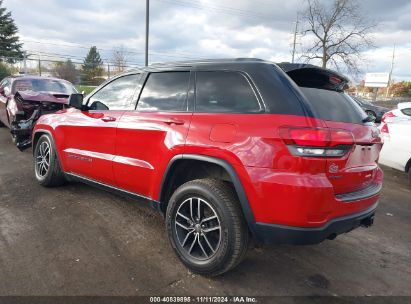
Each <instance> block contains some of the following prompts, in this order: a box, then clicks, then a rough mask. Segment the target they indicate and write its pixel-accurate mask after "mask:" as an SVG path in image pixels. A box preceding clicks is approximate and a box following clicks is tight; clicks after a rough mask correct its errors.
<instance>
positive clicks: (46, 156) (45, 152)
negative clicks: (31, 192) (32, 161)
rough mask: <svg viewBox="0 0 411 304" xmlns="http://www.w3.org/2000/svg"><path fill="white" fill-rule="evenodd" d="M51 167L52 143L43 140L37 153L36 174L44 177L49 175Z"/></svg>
mask: <svg viewBox="0 0 411 304" xmlns="http://www.w3.org/2000/svg"><path fill="white" fill-rule="evenodd" d="M49 168H50V144H49V143H48V142H47V141H43V142H42V143H41V144H40V146H39V148H38V149H37V155H36V174H37V176H38V177H40V178H43V177H45V176H46V175H47V172H48V171H49Z"/></svg>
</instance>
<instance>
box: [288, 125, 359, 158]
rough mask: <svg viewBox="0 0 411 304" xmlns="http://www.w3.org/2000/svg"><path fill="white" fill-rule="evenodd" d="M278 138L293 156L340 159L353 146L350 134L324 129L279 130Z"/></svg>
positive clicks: (291, 128)
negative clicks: (279, 137)
mask: <svg viewBox="0 0 411 304" xmlns="http://www.w3.org/2000/svg"><path fill="white" fill-rule="evenodd" d="M280 136H281V138H282V139H283V141H284V143H285V144H286V145H287V146H288V148H289V150H290V152H291V153H292V154H293V155H298V156H318V157H341V156H344V155H345V154H346V153H347V152H348V151H349V150H350V149H351V146H352V145H353V144H354V137H353V135H352V133H351V132H349V131H345V130H337V129H324V128H293V127H282V128H280Z"/></svg>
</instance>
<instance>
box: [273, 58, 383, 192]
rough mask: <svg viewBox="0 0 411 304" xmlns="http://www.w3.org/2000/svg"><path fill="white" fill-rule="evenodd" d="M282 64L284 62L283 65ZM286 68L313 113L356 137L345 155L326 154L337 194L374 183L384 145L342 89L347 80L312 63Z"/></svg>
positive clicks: (358, 189)
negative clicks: (332, 155) (328, 155)
mask: <svg viewBox="0 0 411 304" xmlns="http://www.w3.org/2000/svg"><path fill="white" fill-rule="evenodd" d="M280 66H281V65H280ZM295 67H296V68H295V69H292V68H291V65H289V66H288V69H287V68H283V69H284V70H285V71H286V72H287V74H288V75H289V76H290V77H291V78H292V79H293V80H294V82H296V83H297V85H298V86H299V87H300V90H301V91H302V93H303V95H304V96H305V97H306V100H307V102H308V103H309V105H310V106H311V110H312V112H313V115H314V116H315V117H316V118H319V119H322V120H323V121H324V123H325V125H326V126H327V127H328V128H330V129H332V130H336V131H338V130H344V131H349V132H350V133H351V136H352V138H353V140H352V144H350V145H349V147H348V151H347V153H346V154H345V155H343V156H338V157H327V162H326V168H325V170H326V175H327V177H328V179H329V180H330V182H331V184H332V185H333V187H334V192H335V194H336V195H337V194H346V193H352V192H356V191H360V190H363V189H365V188H367V187H371V186H373V183H375V181H376V179H377V178H379V177H378V176H377V174H378V165H377V161H378V157H379V153H380V150H381V147H382V143H381V137H380V133H379V130H378V128H377V127H376V126H375V124H374V123H372V122H369V121H368V120H369V119H368V116H367V114H366V113H365V112H364V111H363V110H362V109H361V108H360V106H358V104H357V103H355V102H354V101H353V100H352V99H351V97H349V96H348V95H347V94H345V93H344V92H343V89H344V88H345V87H346V85H347V83H348V80H347V79H346V78H345V77H343V76H341V75H340V74H338V73H335V72H333V71H330V70H324V69H320V68H318V67H315V66H311V65H304V66H301V65H300V66H296V65H295Z"/></svg>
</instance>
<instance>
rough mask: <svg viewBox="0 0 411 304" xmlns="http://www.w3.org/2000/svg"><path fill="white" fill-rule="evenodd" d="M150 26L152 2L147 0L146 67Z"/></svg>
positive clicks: (146, 64)
mask: <svg viewBox="0 0 411 304" xmlns="http://www.w3.org/2000/svg"><path fill="white" fill-rule="evenodd" d="M149 24H150V0H146V58H145V66H148V34H149Z"/></svg>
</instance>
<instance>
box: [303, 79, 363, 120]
mask: <svg viewBox="0 0 411 304" xmlns="http://www.w3.org/2000/svg"><path fill="white" fill-rule="evenodd" d="M300 89H301V91H302V92H303V93H304V95H305V96H306V97H307V99H308V101H309V102H310V103H311V105H312V106H313V109H314V112H315V115H316V117H318V118H320V119H324V120H331V121H340V122H350V123H359V124H360V123H363V122H365V120H366V119H367V114H366V113H365V112H364V111H363V110H362V109H361V107H360V106H359V105H358V104H357V103H356V102H354V100H352V99H351V97H349V96H348V95H347V94H345V93H342V92H336V91H330V90H322V89H315V88H303V87H302V88H300Z"/></svg>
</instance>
